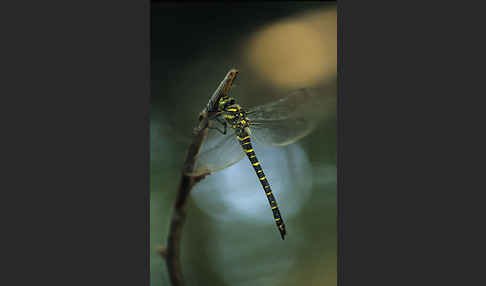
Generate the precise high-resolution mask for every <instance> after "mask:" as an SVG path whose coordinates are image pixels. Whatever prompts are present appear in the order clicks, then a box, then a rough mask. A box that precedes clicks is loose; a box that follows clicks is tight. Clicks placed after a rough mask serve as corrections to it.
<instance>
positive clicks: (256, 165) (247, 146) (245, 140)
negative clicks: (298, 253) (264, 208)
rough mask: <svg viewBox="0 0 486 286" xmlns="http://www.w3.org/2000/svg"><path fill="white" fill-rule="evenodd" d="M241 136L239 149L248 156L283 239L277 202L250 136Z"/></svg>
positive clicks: (239, 137)
mask: <svg viewBox="0 0 486 286" xmlns="http://www.w3.org/2000/svg"><path fill="white" fill-rule="evenodd" d="M242 133H243V134H240V135H239V136H238V140H239V141H240V144H241V147H242V148H243V150H244V151H245V153H246V155H247V156H248V159H249V160H250V162H251V164H252V166H253V169H254V170H255V172H256V174H257V176H258V179H259V181H260V183H261V184H262V187H263V191H264V192H265V194H266V195H267V199H268V202H269V203H270V207H271V208H272V212H273V217H274V220H275V223H276V224H277V227H278V230H279V231H280V235H281V236H282V239H285V238H284V237H285V234H286V233H287V232H286V229H285V224H284V222H283V219H282V216H281V215H280V211H279V209H278V206H277V200H276V199H275V197H274V196H273V194H272V189H271V188H270V184H269V183H268V181H267V179H266V177H265V173H264V172H263V169H262V166H261V164H260V162H259V161H258V158H257V157H256V154H255V151H254V150H253V146H252V144H251V139H250V136H249V134H248V133H247V132H242Z"/></svg>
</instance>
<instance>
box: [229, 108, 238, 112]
mask: <svg viewBox="0 0 486 286" xmlns="http://www.w3.org/2000/svg"><path fill="white" fill-rule="evenodd" d="M227 110H228V111H238V109H236V108H228V109H227Z"/></svg>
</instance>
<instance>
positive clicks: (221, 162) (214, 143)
mask: <svg viewBox="0 0 486 286" xmlns="http://www.w3.org/2000/svg"><path fill="white" fill-rule="evenodd" d="M216 124H217V123H216ZM244 156H245V153H244V152H243V149H242V148H241V145H240V144H239V142H238V139H237V138H236V134H235V133H234V131H233V129H231V128H228V130H227V133H226V135H223V134H221V133H220V132H218V131H217V130H214V129H209V132H208V137H207V139H206V141H205V143H204V145H203V147H202V148H201V151H200V152H199V154H198V155H197V157H196V166H195V173H201V172H202V171H210V172H214V171H219V170H222V169H224V168H227V167H229V166H231V165H233V164H235V163H237V162H239V161H240V160H241V159H242V158H243V157H244Z"/></svg>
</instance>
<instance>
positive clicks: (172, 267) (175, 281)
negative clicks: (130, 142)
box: [164, 112, 209, 286]
mask: <svg viewBox="0 0 486 286" xmlns="http://www.w3.org/2000/svg"><path fill="white" fill-rule="evenodd" d="M207 127H208V118H207V114H206V113H205V112H202V113H201V116H200V117H199V126H198V127H196V128H195V130H194V138H193V140H192V143H191V145H190V146H189V149H188V151H187V154H186V159H185V161H184V168H183V171H182V177H181V181H180V183H179V189H178V191H177V198H176V200H175V205H174V210H173V213H172V219H171V223H170V229H169V239H168V241H167V248H166V251H165V252H164V257H165V259H166V261H167V269H168V271H169V277H170V280H171V283H172V285H173V286H179V285H184V284H183V280H182V271H181V264H180V244H181V234H182V226H183V224H184V222H185V219H186V205H187V198H188V197H189V193H190V192H191V189H192V188H193V187H194V185H195V184H196V183H198V182H199V181H201V180H202V179H204V177H206V176H207V175H208V174H209V173H208V172H206V173H203V174H201V175H197V176H194V175H190V174H191V173H192V172H193V171H194V165H195V162H196V155H197V154H198V152H199V150H200V149H201V146H202V145H203V143H204V141H205V139H206V136H207V133H208V128H207Z"/></svg>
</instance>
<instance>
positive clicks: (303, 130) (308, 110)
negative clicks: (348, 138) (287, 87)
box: [247, 89, 322, 146]
mask: <svg viewBox="0 0 486 286" xmlns="http://www.w3.org/2000/svg"><path fill="white" fill-rule="evenodd" d="M321 105H322V96H320V94H319V93H318V92H316V91H315V90H311V89H299V90H296V91H294V92H291V93H290V94H289V95H287V96H286V97H283V98H281V99H280V100H277V101H274V102H270V103H267V104H264V105H260V106H257V107H254V108H250V109H249V110H248V112H247V116H248V119H249V122H250V130H251V133H252V136H253V137H254V138H255V140H256V141H257V142H258V143H260V144H262V145H274V146H285V145H288V144H290V143H293V142H295V141H297V140H299V139H300V138H302V137H304V136H306V135H307V134H309V133H310V132H311V131H312V130H313V129H314V128H315V126H316V125H317V122H318V120H319V119H320V117H321V115H322V108H321Z"/></svg>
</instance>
